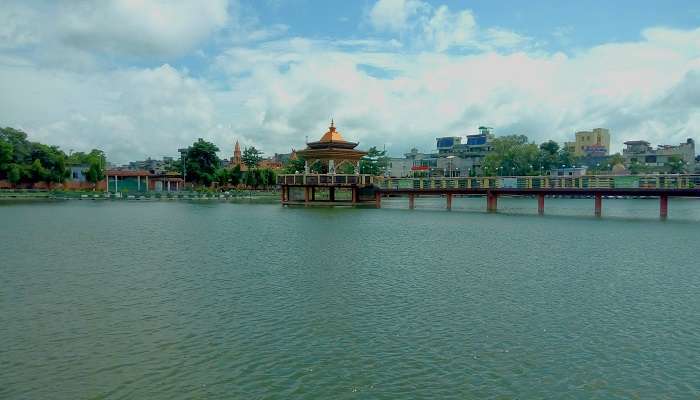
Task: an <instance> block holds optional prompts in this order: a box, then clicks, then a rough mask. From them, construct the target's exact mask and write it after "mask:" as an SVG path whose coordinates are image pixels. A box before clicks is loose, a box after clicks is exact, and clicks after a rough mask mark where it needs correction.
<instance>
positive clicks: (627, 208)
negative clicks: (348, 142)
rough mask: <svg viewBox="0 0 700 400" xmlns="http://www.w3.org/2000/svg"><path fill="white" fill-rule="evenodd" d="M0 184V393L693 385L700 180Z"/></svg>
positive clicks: (120, 395)
mask: <svg viewBox="0 0 700 400" xmlns="http://www.w3.org/2000/svg"><path fill="white" fill-rule="evenodd" d="M406 205H407V202H406V199H391V200H385V201H384V202H383V207H384V208H383V209H381V210H375V209H370V208H365V209H351V208H335V209H331V208H303V207H297V208H293V207H288V208H283V207H281V206H279V205H278V204H242V203H225V202H222V203H219V202H185V201H181V202H177V201H172V202H167V201H161V202H155V201H154V202H139V201H78V200H74V201H63V202H61V201H56V202H36V203H10V202H0V246H2V247H1V249H2V253H1V258H0V264H1V268H0V274H1V275H0V277H1V282H2V286H0V339H1V341H0V398H1V399H101V398H107V399H193V398H206V399H214V398H221V399H224V398H226V399H229V398H230V399H290V398H304V399H397V398H435V399H438V398H444V399H446V398H455V399H463V398H487V399H488V398H493V399H510V398H522V399H530V398H579V399H589V398H590V399H611V398H620V399H623V398H624V399H627V398H641V399H664V398H667V399H680V398H698V397H700V257H699V252H700V250H699V246H698V245H699V244H700V201H697V200H675V199H673V200H671V201H670V217H669V219H668V220H666V221H660V220H659V219H658V201H656V200H604V202H603V207H604V209H603V212H604V215H605V216H604V217H603V218H600V219H598V218H595V217H593V216H592V214H593V200H591V199H581V200H571V199H547V210H546V211H547V213H548V214H547V215H546V216H542V217H541V216H537V215H535V214H536V212H537V205H536V200H534V199H499V208H500V209H501V212H499V213H497V214H488V213H485V212H483V211H482V210H483V209H484V208H485V200H484V199H456V200H455V203H454V208H455V210H453V211H452V212H446V211H444V210H443V209H442V206H444V200H442V199H419V200H418V201H417V207H418V208H419V209H416V210H413V211H409V210H406V209H405V208H406Z"/></svg>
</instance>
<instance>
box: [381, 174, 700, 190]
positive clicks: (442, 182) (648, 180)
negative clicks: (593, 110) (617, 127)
mask: <svg viewBox="0 0 700 400" xmlns="http://www.w3.org/2000/svg"><path fill="white" fill-rule="evenodd" d="M373 183H374V185H375V186H378V187H379V188H382V189H394V190H400V189H417V190H435V189H438V190H439V189H501V188H508V189H538V188H548V189H563V188H569V189H616V188H618V189H619V188H624V189H630V188H635V189H637V188H638V189H698V188H700V175H586V176H578V177H572V176H490V177H455V178H450V177H444V178H443V177H432V178H387V177H379V176H375V177H373Z"/></svg>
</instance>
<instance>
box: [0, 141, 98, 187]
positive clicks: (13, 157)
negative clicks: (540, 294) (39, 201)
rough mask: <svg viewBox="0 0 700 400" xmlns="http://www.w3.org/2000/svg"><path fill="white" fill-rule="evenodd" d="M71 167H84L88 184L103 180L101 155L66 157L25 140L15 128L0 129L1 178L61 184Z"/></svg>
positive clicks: (60, 151) (61, 152)
mask: <svg viewBox="0 0 700 400" xmlns="http://www.w3.org/2000/svg"><path fill="white" fill-rule="evenodd" d="M70 165H85V169H84V171H83V172H84V173H85V175H86V179H87V180H88V181H89V182H92V183H97V182H98V181H100V180H102V179H104V165H105V158H104V153H103V152H102V151H101V150H97V149H95V150H92V151H91V152H89V153H83V152H77V153H72V154H70V155H67V154H66V153H65V152H63V151H62V150H61V149H60V148H59V147H58V146H50V145H46V144H43V143H39V142H31V141H29V140H27V134H26V133H25V132H22V131H21V130H17V129H14V128H0V179H6V180H8V181H10V182H11V183H13V184H17V183H36V182H47V183H49V184H51V183H60V182H64V181H65V180H66V179H67V178H68V177H69V176H70V169H69V166H70Z"/></svg>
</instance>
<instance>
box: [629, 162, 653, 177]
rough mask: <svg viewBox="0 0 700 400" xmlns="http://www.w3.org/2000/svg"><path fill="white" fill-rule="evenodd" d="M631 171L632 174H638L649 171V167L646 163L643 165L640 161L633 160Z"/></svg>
mask: <svg viewBox="0 0 700 400" xmlns="http://www.w3.org/2000/svg"><path fill="white" fill-rule="evenodd" d="M629 171H630V174H632V175H638V174H643V173H646V172H648V171H649V169H648V168H647V166H646V165H642V164H641V163H640V162H638V161H633V162H632V163H631V164H630V168H629Z"/></svg>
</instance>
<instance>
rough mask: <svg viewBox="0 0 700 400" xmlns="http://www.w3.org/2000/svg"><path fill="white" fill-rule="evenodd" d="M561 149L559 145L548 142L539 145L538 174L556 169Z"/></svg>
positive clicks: (551, 141)
mask: <svg viewBox="0 0 700 400" xmlns="http://www.w3.org/2000/svg"><path fill="white" fill-rule="evenodd" d="M560 152H561V149H560V147H559V143H557V142H555V141H553V140H549V141H547V142H544V143H542V144H540V157H539V161H538V163H537V164H538V165H537V169H538V170H539V171H538V172H540V173H543V172H545V171H548V170H550V169H552V168H556V167H558V164H559V153H560Z"/></svg>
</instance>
